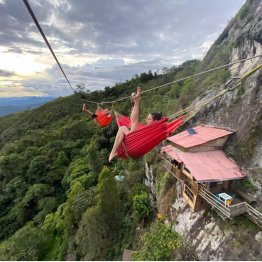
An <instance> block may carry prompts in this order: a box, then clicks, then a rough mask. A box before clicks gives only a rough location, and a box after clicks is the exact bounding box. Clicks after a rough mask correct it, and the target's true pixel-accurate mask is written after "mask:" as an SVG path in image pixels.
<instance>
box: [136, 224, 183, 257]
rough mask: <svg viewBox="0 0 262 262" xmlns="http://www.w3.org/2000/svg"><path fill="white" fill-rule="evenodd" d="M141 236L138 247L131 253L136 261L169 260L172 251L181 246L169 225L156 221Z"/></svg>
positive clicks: (178, 237)
mask: <svg viewBox="0 0 262 262" xmlns="http://www.w3.org/2000/svg"><path fill="white" fill-rule="evenodd" d="M141 238H142V244H141V247H140V249H139V250H138V251H135V252H134V253H133V254H132V259H134V260H137V261H141V260H144V261H148V260H149V261H150V260H151V261H158V260H160V261H161V260H162V261H163V260H170V258H171V256H172V252H173V251H174V250H175V249H176V248H179V247H181V246H182V240H181V238H180V236H179V235H178V234H177V233H176V232H175V231H174V230H173V229H172V228H171V226H168V225H165V224H163V223H161V222H158V221H156V222H155V223H153V224H152V226H151V227H150V230H149V231H148V232H146V233H144V235H143V236H142V237H141Z"/></svg>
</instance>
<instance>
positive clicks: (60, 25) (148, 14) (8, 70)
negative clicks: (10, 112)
mask: <svg viewBox="0 0 262 262" xmlns="http://www.w3.org/2000/svg"><path fill="white" fill-rule="evenodd" d="M28 2H29V3H30V5H31V7H32V9H33V11H34V13H35V16H36V17H37V19H38V21H39V23H40V25H41V27H42V29H43V31H44V32H45V34H46V36H47V38H48V40H49V42H50V44H51V46H52V48H53V50H54V52H55V53H56V55H57V57H58V60H59V61H60V63H61V64H62V67H63V69H64V71H65V72H66V74H67V76H68V78H69V81H70V82H71V84H72V85H73V87H75V85H76V84H79V83H84V84H85V85H86V87H87V88H88V89H90V90H91V91H93V90H97V89H103V88H104V87H105V86H113V85H114V84H115V83H116V82H118V83H119V82H124V81H125V80H128V79H131V78H132V77H133V76H134V75H135V74H140V73H142V72H147V71H148V70H149V69H151V70H152V71H153V72H154V71H156V70H161V69H162V68H164V67H171V66H174V65H179V64H181V63H182V62H184V61H186V60H189V59H196V58H197V59H202V58H203V56H204V54H205V53H206V52H207V50H208V49H209V47H210V45H211V44H212V43H213V42H214V41H215V40H216V39H217V37H218V36H219V34H220V33H221V32H222V31H223V29H224V28H225V26H226V25H227V24H228V22H229V21H230V19H232V18H233V17H234V16H235V14H236V13H237V12H238V10H239V9H240V8H241V6H242V5H243V4H244V2H245V1H244V0H165V1H160V0H28ZM71 93H72V90H71V89H70V87H69V86H68V84H67V82H66V80H65V79H64V77H63V75H62V73H61V71H60V69H59V68H58V66H57V64H56V63H55V60H54V59H53V57H52V55H51V53H50V51H49V50H48V48H47V46H46V44H45V43H44V41H43V39H42V37H41V35H40V33H39V32H38V30H37V28H36V26H35V24H34V23H33V21H32V18H31V16H30V15H29V13H28V11H27V9H26V7H25V5H24V3H23V1H22V0H0V97H10V96H12V97H13V96H16V97H17V96H46V95H51V96H64V95H70V94H71Z"/></svg>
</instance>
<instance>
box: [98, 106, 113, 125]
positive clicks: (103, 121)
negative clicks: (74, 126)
mask: <svg viewBox="0 0 262 262" xmlns="http://www.w3.org/2000/svg"><path fill="white" fill-rule="evenodd" d="M95 115H96V117H95V121H96V122H97V124H98V125H99V126H100V127H102V128H104V127H106V126H108V125H109V124H110V122H111V121H112V119H113V115H112V114H110V115H106V113H105V110H104V109H101V108H99V109H98V110H96V112H95Z"/></svg>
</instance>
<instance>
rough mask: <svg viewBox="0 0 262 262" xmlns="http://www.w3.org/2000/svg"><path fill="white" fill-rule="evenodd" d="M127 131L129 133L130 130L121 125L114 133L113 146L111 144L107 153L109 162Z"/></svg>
mask: <svg viewBox="0 0 262 262" xmlns="http://www.w3.org/2000/svg"><path fill="white" fill-rule="evenodd" d="M128 133H130V131H129V129H128V128H127V127H126V126H121V127H120V128H119V129H118V131H117V134H116V139H115V142H114V146H113V148H112V151H111V153H110V155H109V159H108V161H109V162H111V161H112V160H113V158H114V157H116V156H117V150H118V148H119V146H120V145H121V143H122V142H123V139H124V137H125V135H127V134H128Z"/></svg>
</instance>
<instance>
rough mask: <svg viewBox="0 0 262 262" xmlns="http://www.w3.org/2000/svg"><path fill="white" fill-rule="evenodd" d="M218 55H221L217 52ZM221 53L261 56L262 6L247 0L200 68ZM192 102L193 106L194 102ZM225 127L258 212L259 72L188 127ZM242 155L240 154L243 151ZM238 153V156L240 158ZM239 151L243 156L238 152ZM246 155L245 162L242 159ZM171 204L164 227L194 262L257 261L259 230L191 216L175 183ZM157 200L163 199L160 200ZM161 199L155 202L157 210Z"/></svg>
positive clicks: (242, 68) (243, 67)
mask: <svg viewBox="0 0 262 262" xmlns="http://www.w3.org/2000/svg"><path fill="white" fill-rule="evenodd" d="M222 50H224V51H222ZM223 52H226V55H225V57H226V58H225V59H226V60H225V61H226V62H228V63H230V62H233V61H236V60H240V59H244V58H248V57H253V56H256V55H260V54H262V2H261V1H260V0H252V1H251V0H249V1H247V3H246V4H245V5H244V6H243V8H242V9H241V10H240V12H239V13H238V15H237V16H236V17H235V18H234V19H233V20H232V21H231V22H230V23H229V25H228V26H227V28H226V29H225V30H224V32H223V33H222V34H221V36H220V37H219V38H218V39H217V41H216V42H215V43H214V45H213V46H212V47H211V49H210V51H209V53H208V54H207V56H206V57H205V58H204V60H203V64H205V65H206V66H207V65H208V64H210V63H212V59H214V58H215V57H216V56H218V55H221V54H222V53H223ZM260 64H262V57H261V56H260V57H257V58H255V59H253V60H249V61H246V62H243V63H240V64H237V65H234V66H232V67H230V69H229V71H230V75H231V77H233V76H240V77H241V76H243V75H244V74H245V73H247V72H248V71H250V70H251V69H253V68H254V67H256V66H257V65H260ZM223 88H225V87H224V86H220V87H217V88H216V89H211V90H208V91H206V92H205V93H204V95H202V97H201V98H197V99H196V101H201V100H206V99H207V98H210V97H212V96H214V95H215V94H217V93H218V92H219V91H221V90H222V89H223ZM196 101H195V102H196ZM198 124H207V125H212V126H218V127H228V128H231V129H234V130H235V131H236V134H235V136H234V137H233V138H232V139H231V141H229V144H228V145H227V148H228V151H229V152H230V151H232V152H233V151H234V152H236V151H238V152H237V153H236V160H239V159H241V157H240V156H237V155H238V153H239V154H240V153H241V154H242V157H244V159H243V163H244V164H245V165H244V166H243V163H242V162H239V164H240V165H242V167H244V169H245V171H246V172H247V174H248V175H249V177H250V181H251V183H252V190H253V192H252V193H253V195H254V196H255V197H256V198H257V204H256V207H257V208H258V209H259V210H260V209H261V210H260V211H262V201H261V200H262V157H261V156H262V70H261V69H260V70H259V71H257V72H256V73H254V74H253V75H251V76H250V77H249V78H248V79H247V80H246V81H245V83H244V84H243V85H242V86H240V87H238V88H236V89H234V90H233V91H231V92H228V93H226V94H225V95H224V96H222V97H220V98H219V99H217V100H215V101H213V103H211V104H210V105H209V106H208V107H206V108H205V110H203V111H202V112H200V114H198V116H197V117H196V118H195V119H193V121H192V122H191V123H190V125H191V126H195V125H198ZM245 150H246V151H245ZM240 151H241V152H240ZM242 151H243V152H242ZM248 154H252V158H251V160H249V161H245V156H247V155H248ZM176 186H177V190H176V196H177V197H176V200H175V202H174V203H173V205H172V207H171V208H170V210H169V219H167V222H168V221H173V222H174V223H175V225H174V229H175V230H176V231H177V232H178V233H180V234H181V235H182V236H183V238H184V240H185V243H186V245H187V246H189V247H190V248H191V249H192V250H195V252H196V254H197V257H198V259H200V260H262V248H261V247H262V230H261V228H259V227H257V226H256V225H254V224H253V223H252V222H250V221H249V220H248V219H247V218H245V217H238V218H236V219H233V220H227V221H223V220H222V219H221V218H220V217H218V216H217V215H216V213H215V211H201V212H197V213H193V212H192V211H191V210H190V209H189V207H188V206H187V205H186V202H185V201H184V199H183V198H182V197H181V196H180V195H181V194H180V193H179V192H180V190H181V189H180V185H179V183H178V182H177V185H176ZM161 195H163V193H162V194H161ZM163 197H164V196H158V199H157V201H158V205H157V206H158V208H159V209H161V201H162V198H163Z"/></svg>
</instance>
